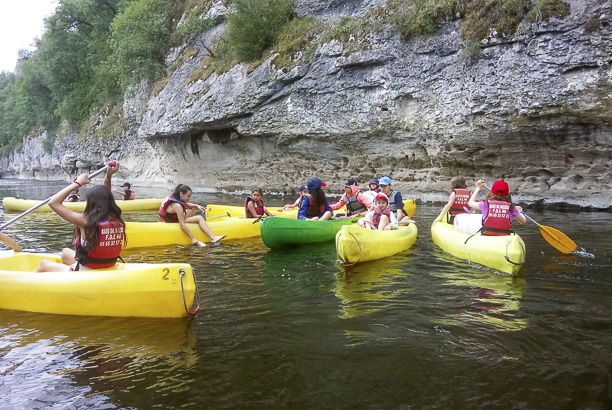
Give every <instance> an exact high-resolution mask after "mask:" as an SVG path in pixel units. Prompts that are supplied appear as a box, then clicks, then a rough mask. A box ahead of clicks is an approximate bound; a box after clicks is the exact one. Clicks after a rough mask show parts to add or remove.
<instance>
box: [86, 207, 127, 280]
mask: <svg viewBox="0 0 612 410" xmlns="http://www.w3.org/2000/svg"><path fill="white" fill-rule="evenodd" d="M124 230H125V226H124V225H123V224H122V223H120V222H119V221H117V220H115V219H112V218H109V219H105V220H103V221H102V222H100V231H99V232H100V234H99V236H98V245H97V246H96V247H95V248H93V249H92V250H90V251H89V252H87V253H86V252H85V249H84V248H83V245H82V244H81V234H80V232H79V233H78V234H77V237H76V243H75V249H76V255H75V259H76V260H77V262H78V264H77V269H76V270H78V267H79V265H82V266H86V267H88V268H91V269H102V268H110V267H111V266H113V265H115V264H116V263H117V258H118V257H119V254H120V253H121V246H122V242H123V234H124Z"/></svg>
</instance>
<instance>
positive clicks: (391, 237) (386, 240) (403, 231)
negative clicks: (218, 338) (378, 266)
mask: <svg viewBox="0 0 612 410" xmlns="http://www.w3.org/2000/svg"><path fill="white" fill-rule="evenodd" d="M417 233H418V229H417V226H416V224H414V223H410V224H408V225H407V226H400V227H398V228H397V229H392V230H388V231H378V230H373V229H365V228H361V227H359V226H343V227H342V229H341V230H340V232H338V234H337V235H336V250H337V253H338V257H339V258H340V260H341V261H342V262H344V263H345V264H347V265H348V264H355V263H358V262H367V261H373V260H377V259H382V258H386V257H388V256H392V255H395V254H397V253H399V252H402V251H404V250H406V249H409V248H410V247H411V246H412V245H414V243H415V242H416V238H417Z"/></svg>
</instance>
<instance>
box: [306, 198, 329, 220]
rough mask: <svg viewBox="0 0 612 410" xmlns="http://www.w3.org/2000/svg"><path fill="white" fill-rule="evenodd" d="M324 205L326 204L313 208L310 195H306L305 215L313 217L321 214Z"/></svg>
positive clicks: (323, 211) (323, 210)
mask: <svg viewBox="0 0 612 410" xmlns="http://www.w3.org/2000/svg"><path fill="white" fill-rule="evenodd" d="M325 205H326V204H321V205H320V206H319V209H315V206H314V201H313V200H312V195H308V209H307V210H306V217H307V218H314V217H315V216H319V217H321V216H323V214H324V213H325V208H326V207H325Z"/></svg>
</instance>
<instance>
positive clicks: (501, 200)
mask: <svg viewBox="0 0 612 410" xmlns="http://www.w3.org/2000/svg"><path fill="white" fill-rule="evenodd" d="M484 186H485V185H484V181H482V180H480V181H477V182H476V189H475V190H474V193H473V194H472V196H471V197H470V200H469V202H468V204H469V206H470V207H471V208H473V209H476V210H479V211H480V212H482V229H481V230H480V231H481V233H482V234H483V235H491V236H499V235H509V234H510V233H512V230H511V229H510V226H511V224H512V220H513V219H514V218H516V220H517V221H519V223H520V224H525V223H526V222H527V218H526V217H525V215H523V208H521V207H520V206H518V205H514V204H513V203H512V197H511V196H510V189H509V187H508V183H507V182H505V181H501V180H500V181H495V183H494V184H493V186H492V187H491V192H489V193H488V194H487V196H486V197H485V199H484V200H482V201H477V200H476V198H477V197H478V194H479V193H480V190H481V189H482V188H483V187H484Z"/></svg>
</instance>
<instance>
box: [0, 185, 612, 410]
mask: <svg viewBox="0 0 612 410" xmlns="http://www.w3.org/2000/svg"><path fill="white" fill-rule="evenodd" d="M61 187H63V184H60V183H55V182H36V181H16V180H0V195H1V196H2V197H4V196H21V197H28V198H33V199H43V198H46V197H47V196H49V195H51V194H53V193H54V192H55V191H57V190H58V189H59V188H61ZM137 192H138V193H139V197H141V198H142V197H160V196H162V195H163V194H164V192H163V190H155V189H149V190H147V189H143V188H140V189H138V190H137ZM404 196H406V197H409V195H406V194H405V195H404ZM519 199H520V198H519ZM193 201H194V202H198V203H201V204H205V203H208V202H210V203H228V204H234V205H236V204H240V203H241V202H242V199H241V198H237V197H228V196H222V195H212V194H200V193H196V194H195V195H194V198H193ZM270 201H271V202H270ZM285 202H289V201H287V200H281V199H274V198H272V199H268V203H269V204H277V205H278V204H282V203H285ZM440 208H441V206H419V207H418V208H417V214H416V215H415V219H416V220H417V223H418V227H419V236H418V239H417V242H416V245H415V246H414V247H413V248H412V249H410V250H408V251H405V252H402V253H400V254H398V255H396V256H394V257H391V258H388V259H385V260H381V261H375V262H371V263H365V264H361V265H356V266H354V267H350V268H344V267H342V266H341V265H339V264H337V263H336V254H335V248H334V244H333V243H330V244H320V245H312V246H305V247H298V248H295V249H290V250H269V249H268V248H267V247H266V246H265V245H264V244H263V243H262V242H261V240H260V239H259V238H257V239H252V240H240V241H226V242H223V243H220V244H217V245H209V246H207V247H206V248H191V247H187V248H185V247H170V248H168V249H140V250H134V251H131V252H129V253H126V254H123V257H124V259H125V260H126V261H131V262H136V261H146V262H168V261H172V262H187V263H190V264H191V265H192V266H193V267H194V270H195V272H196V275H197V281H198V286H199V291H200V299H201V303H202V309H201V312H200V313H199V314H198V315H197V316H196V317H195V318H194V319H193V320H182V319H178V320H155V319H133V318H100V317H79V316H60V315H46V314H36V313H28V312H18V311H8V310H0V408H86V407H92V408H142V409H148V408H153V407H158V408H185V407H186V408H210V409H225V408H228V409H229V408H234V409H235V408H239V409H261V408H292V409H293V408H295V409H312V408H334V409H337V408H346V409H404V408H530V409H540V408H542V409H548V408H590V409H603V408H610V406H612V392H611V389H612V388H611V384H612V379H611V376H610V374H611V369H612V359H611V357H612V319H611V308H610V306H611V301H612V277H611V272H612V269H611V268H612V242H611V241H610V238H611V237H612V214H609V213H590V212H581V213H561V212H555V211H548V212H546V211H542V210H529V209H527V212H528V214H529V215H530V216H531V217H533V218H534V219H535V220H537V221H538V222H540V223H543V224H545V225H548V226H552V227H555V228H557V229H560V230H561V231H563V232H564V233H565V234H566V235H568V236H569V237H570V238H572V239H573V240H574V241H576V242H577V243H578V245H579V248H578V251H576V252H574V253H573V254H571V255H562V254H560V253H559V252H558V251H556V250H555V249H554V248H553V247H551V246H550V245H549V244H548V243H547V242H546V241H545V240H544V239H543V238H542V236H541V235H540V233H539V230H538V229H537V227H536V226H535V225H534V224H532V223H529V224H528V225H525V226H519V227H517V228H516V230H517V231H518V233H519V234H521V236H522V237H523V238H524V240H525V243H526V245H527V252H528V254H527V263H526V265H525V267H524V268H523V269H522V270H521V272H520V275H519V276H518V277H516V278H509V277H506V276H502V275H500V274H498V273H496V272H494V271H492V270H491V269H489V268H486V267H483V266H480V265H477V264H473V263H470V262H467V261H464V260H460V259H457V258H455V257H453V256H450V255H447V254H445V253H444V252H442V251H441V250H439V249H437V248H436V247H435V246H434V245H433V244H432V242H431V235H430V232H429V227H430V225H431V222H432V220H433V219H434V218H435V216H437V214H438V212H439V209H440ZM1 212H3V211H1ZM13 215H14V214H6V215H2V214H1V213H0V220H3V221H5V220H8V218H10V217H12V216H13ZM124 216H125V217H126V219H127V220H140V221H146V220H149V221H153V220H155V218H156V215H155V213H145V214H129V213H126V214H124ZM212 226H214V225H212ZM71 232H72V227H71V226H70V225H69V224H67V223H66V222H65V221H63V220H62V219H61V218H59V217H58V216H57V215H54V214H30V215H28V216H26V217H24V218H23V219H21V220H20V221H18V222H15V223H14V224H13V225H11V226H10V227H9V228H7V233H9V234H10V235H12V236H13V237H14V238H15V239H16V240H18V241H19V242H20V243H21V244H22V246H23V247H24V249H25V250H26V251H29V252H58V251H59V250H60V249H61V248H62V247H65V246H70V237H71Z"/></svg>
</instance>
